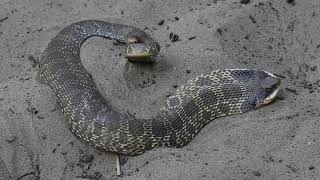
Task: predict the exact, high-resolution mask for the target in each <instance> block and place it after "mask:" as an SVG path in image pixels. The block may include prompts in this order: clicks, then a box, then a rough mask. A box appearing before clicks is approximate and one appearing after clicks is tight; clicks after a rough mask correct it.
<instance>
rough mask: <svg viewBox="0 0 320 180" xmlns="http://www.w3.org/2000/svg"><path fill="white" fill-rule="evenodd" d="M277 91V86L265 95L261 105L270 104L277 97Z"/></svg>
mask: <svg viewBox="0 0 320 180" xmlns="http://www.w3.org/2000/svg"><path fill="white" fill-rule="evenodd" d="M278 92H279V87H278V88H277V89H276V90H275V91H274V92H273V93H271V94H270V95H269V96H268V97H266V98H265V99H264V101H263V102H262V104H263V105H267V104H270V103H271V102H272V101H273V100H274V99H275V98H276V97H277V95H278Z"/></svg>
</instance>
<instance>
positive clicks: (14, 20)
mask: <svg viewBox="0 0 320 180" xmlns="http://www.w3.org/2000/svg"><path fill="white" fill-rule="evenodd" d="M239 2H240V0H211V1H204V0H201V1H199V0H182V1H169V0H168V1H160V0H158V1H151V0H150V1H147V0H123V1H122V0H121V1H117V0H113V1H104V0H98V1H93V0H78V1H71V0H66V1H62V0H58V1H53V0H52V1H49V0H25V1H19V0H1V2H0V7H1V11H0V39H1V40H0V42H1V43H0V46H1V48H0V60H1V61H0V132H1V133H0V179H1V180H2V179H3V180H7V179H19V180H22V179H23V180H26V179H44V180H51V179H52V180H54V179H66V180H68V179H81V178H82V179H142V180H143V179H183V180H189V179H318V178H319V176H320V145H319V144H320V143H319V137H320V129H319V127H320V124H319V117H320V109H319V108H320V101H319V100H320V96H319V93H320V78H319V77H320V76H319V71H320V70H319V68H320V63H319V58H320V57H319V53H320V31H319V29H320V1H319V0H308V1H296V2H291V3H290V1H288V0H251V2H249V3H248V4H241V3H239ZM85 19H100V20H106V21H110V22H115V23H123V24H129V25H133V26H137V27H139V28H141V29H145V31H146V32H148V33H150V34H151V35H152V36H153V37H154V38H155V39H157V40H158V41H159V43H160V44H161V46H162V51H161V54H160V56H159V57H158V58H157V62H156V63H155V64H153V65H141V64H132V63H128V62H127V61H126V58H125V57H124V53H125V48H124V47H122V46H115V45H113V43H112V42H111V41H108V40H105V39H101V38H92V39H90V40H88V41H87V42H86V43H85V44H84V46H83V48H82V54H81V57H82V62H83V63H84V64H85V67H86V68H87V69H88V71H89V72H91V73H92V74H93V77H94V78H95V81H96V82H97V84H98V85H99V87H100V89H101V92H102V93H103V94H104V96H105V98H106V99H107V100H109V101H110V103H111V104H112V106H113V107H114V108H115V109H117V110H119V111H120V112H122V113H129V114H132V115H134V116H136V117H139V118H150V117H153V116H155V115H156V113H157V112H158V110H159V108H160V107H161V106H162V105H163V103H164V100H165V98H166V97H167V96H168V95H170V94H173V93H174V91H175V89H176V87H177V86H180V85H181V84H183V83H185V82H186V81H187V80H188V79H191V78H192V77H195V76H197V75H199V74H201V73H206V72H210V71H211V70H215V69H224V68H256V69H263V70H267V71H270V72H272V73H275V74H277V75H279V76H281V77H283V81H282V89H283V91H282V95H281V97H280V98H279V99H278V100H277V101H276V102H275V103H273V104H271V105H269V106H266V107H264V108H261V109H258V110H255V111H252V112H249V113H245V114H241V115H235V116H230V117H224V118H219V119H216V120H214V121H213V122H211V123H210V124H209V125H207V126H206V127H205V128H204V129H203V130H202V131H201V132H200V133H199V135H198V136H197V137H196V138H195V139H194V140H193V141H192V142H191V143H190V144H189V145H187V146H185V147H183V148H180V149H175V148H158V149H154V150H151V151H148V152H146V153H144V154H142V155H140V156H134V157H130V156H129V157H124V156H121V165H122V176H121V177H117V176H116V175H115V173H116V170H115V164H116V163H115V155H114V154H112V153H107V152H103V151H99V150H96V149H94V148H92V147H90V146H88V145H87V144H85V143H83V142H82V141H80V140H78V139H77V138H76V137H75V136H74V135H73V134H72V133H71V132H70V131H69V130H68V127H67V126H66V123H65V121H64V120H63V116H62V113H61V111H60V110H59V108H57V105H56V98H55V97H54V95H53V93H52V91H51V89H50V88H49V87H47V86H45V85H43V84H40V83H39V82H37V80H36V75H37V71H38V68H37V67H36V66H34V61H37V60H39V58H40V57H41V53H42V51H43V50H44V48H45V47H46V45H47V43H48V42H49V41H50V39H51V38H52V37H53V36H54V35H55V34H56V33H57V32H58V31H59V30H61V29H62V28H63V27H65V26H67V25H68V24H70V23H72V22H76V21H79V20H85ZM161 20H164V22H163V24H162V25H158V22H160V21H161ZM170 33H175V34H177V35H178V36H179V40H178V41H176V42H171V41H170V39H169V34H170Z"/></svg>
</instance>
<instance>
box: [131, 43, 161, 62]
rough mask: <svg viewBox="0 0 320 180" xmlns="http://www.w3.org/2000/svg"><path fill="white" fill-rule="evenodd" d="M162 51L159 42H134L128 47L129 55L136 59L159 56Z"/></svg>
mask: <svg viewBox="0 0 320 180" xmlns="http://www.w3.org/2000/svg"><path fill="white" fill-rule="evenodd" d="M159 52H160V46H159V44H158V43H156V42H153V43H133V44H129V45H128V47H127V57H128V58H134V59H144V58H150V57H154V56H157V55H158V54H159Z"/></svg>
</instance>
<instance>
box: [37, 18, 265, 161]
mask: <svg viewBox="0 0 320 180" xmlns="http://www.w3.org/2000/svg"><path fill="white" fill-rule="evenodd" d="M92 36H99V37H103V38H107V39H112V40H116V41H118V42H121V43H124V44H128V39H129V37H130V36H135V37H138V39H139V41H141V42H142V43H149V44H156V45H157V47H159V46H158V44H157V43H156V42H155V41H154V40H153V39H152V38H151V37H149V36H148V35H147V34H146V33H144V32H143V31H141V30H139V29H137V28H135V27H132V26H126V25H122V24H113V23H108V22H104V21H98V20H86V21H80V22H77V23H74V24H71V25H69V26H67V27H66V28H64V29H63V30H62V31H60V32H59V33H58V34H57V35H56V36H55V37H54V38H53V39H52V40H51V41H50V42H49V44H48V46H47V48H46V49H45V51H44V53H43V55H42V58H41V62H40V69H39V76H40V79H41V81H42V82H43V83H45V84H47V85H49V86H50V87H51V88H52V90H53V91H54V93H55V95H56V97H57V100H58V103H59V106H60V107H61V109H62V112H63V115H64V119H65V120H66V122H67V124H68V125H69V126H70V129H71V131H72V132H73V133H74V134H75V135H76V136H77V137H79V138H80V139H82V140H83V141H85V142H88V143H89V144H90V145H92V146H94V147H96V148H100V149H103V150H106V151H111V152H116V153H119V154H127V155H138V154H141V153H143V152H145V151H146V150H149V149H152V148H155V147H159V146H168V147H182V146H184V145H186V144H188V143H189V142H190V141H191V140H192V139H193V138H194V137H195V136H196V135H197V134H198V133H199V131H200V130H201V129H202V128H203V127H204V126H205V125H206V124H207V123H209V122H210V121H212V120H213V119H215V118H217V117H221V116H227V115H232V114H238V113H243V112H247V111H249V110H253V109H255V108H256V107H257V106H256V103H257V98H256V96H257V91H260V90H257V87H256V86H257V83H259V80H260V79H261V78H265V77H267V76H269V75H270V74H268V73H267V72H264V71H259V70H241V69H226V70H217V71H213V72H210V73H208V74H202V75H199V76H197V77H195V78H194V79H192V80H189V81H188V82H187V83H186V84H185V85H183V86H181V87H180V88H178V89H177V92H176V93H175V94H174V95H173V96H171V97H169V98H168V99H167V100H166V104H165V106H164V107H163V108H161V111H160V113H159V114H158V115H157V116H156V117H154V118H153V119H136V118H133V117H127V116H125V115H122V114H120V113H118V112H116V111H114V110H113V109H112V108H111V106H110V105H109V104H108V103H107V101H106V100H105V99H104V98H103V97H102V95H101V94H100V93H99V91H98V89H97V87H96V85H95V83H94V81H93V79H92V77H91V75H90V74H89V73H88V72H87V71H86V69H85V68H84V66H83V65H82V63H81V59H80V48H81V45H82V44H83V43H84V41H86V40H87V39H88V38H90V37H92ZM151 48H152V47H151ZM259 78H260V79H259ZM262 93H263V92H262Z"/></svg>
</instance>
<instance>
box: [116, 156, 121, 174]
mask: <svg viewBox="0 0 320 180" xmlns="http://www.w3.org/2000/svg"><path fill="white" fill-rule="evenodd" d="M116 166H117V167H116V169H117V176H120V175H121V169H120V155H119V154H116Z"/></svg>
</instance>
